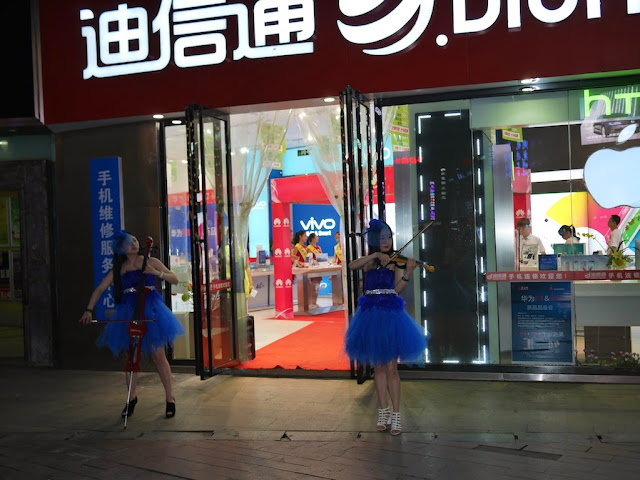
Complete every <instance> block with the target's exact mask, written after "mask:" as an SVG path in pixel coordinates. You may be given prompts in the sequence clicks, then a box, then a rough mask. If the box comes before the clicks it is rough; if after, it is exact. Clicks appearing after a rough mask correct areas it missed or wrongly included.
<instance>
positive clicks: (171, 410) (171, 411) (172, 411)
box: [164, 398, 176, 418]
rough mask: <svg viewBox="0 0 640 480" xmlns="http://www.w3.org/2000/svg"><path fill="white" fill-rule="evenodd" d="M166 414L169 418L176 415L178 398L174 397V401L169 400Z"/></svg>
mask: <svg viewBox="0 0 640 480" xmlns="http://www.w3.org/2000/svg"><path fill="white" fill-rule="evenodd" d="M164 415H165V416H166V417H167V418H173V417H175V416H176V399H175V398H174V399H173V402H167V408H166V410H165V412H164Z"/></svg>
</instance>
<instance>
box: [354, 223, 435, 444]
mask: <svg viewBox="0 0 640 480" xmlns="http://www.w3.org/2000/svg"><path fill="white" fill-rule="evenodd" d="M365 235H366V238H367V244H368V245H369V254H368V255H367V256H365V257H361V258H358V259H357V260H354V261H352V262H351V263H349V268H350V269H351V270H357V269H362V270H363V271H364V272H365V273H364V290H365V291H364V296H362V297H360V298H359V299H358V308H357V309H356V311H355V313H354V315H353V317H352V318H351V322H350V323H349V329H348V330H347V333H346V339H345V350H346V352H347V354H348V355H349V358H351V359H352V360H357V361H358V362H359V363H361V364H366V365H372V366H373V367H374V369H375V370H374V381H375V385H376V392H377V394H378V403H379V409H378V424H377V426H376V428H377V430H378V431H380V432H384V431H386V430H387V425H391V428H390V433H391V435H398V434H400V433H401V432H402V425H401V420H400V390H401V388H400V376H399V375H398V359H401V360H404V361H412V360H416V359H419V358H421V357H423V356H424V354H425V349H426V338H425V332H424V331H423V329H422V328H421V327H420V326H419V325H418V324H417V323H416V322H415V321H414V320H413V318H411V317H410V316H409V314H408V313H407V312H406V310H405V301H404V299H403V298H402V297H400V296H399V295H398V293H400V292H401V291H402V290H403V289H404V288H405V287H406V286H407V285H408V284H409V282H410V280H411V274H412V273H413V271H414V270H415V268H416V266H417V263H416V261H415V260H414V259H411V258H409V259H407V261H406V268H405V269H403V268H400V267H399V266H398V265H396V264H394V263H393V262H390V256H391V255H392V254H393V236H392V232H391V228H390V227H389V225H387V224H386V223H385V222H382V221H380V220H371V222H369V228H368V230H367V231H366V232H365ZM403 266H404V265H403ZM387 394H388V395H389V396H390V397H391V405H392V408H393V411H389V403H388V397H387Z"/></svg>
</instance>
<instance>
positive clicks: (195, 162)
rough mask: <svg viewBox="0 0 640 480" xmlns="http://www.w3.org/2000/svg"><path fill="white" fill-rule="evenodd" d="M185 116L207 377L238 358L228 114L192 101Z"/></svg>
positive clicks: (201, 367) (197, 306)
mask: <svg viewBox="0 0 640 480" xmlns="http://www.w3.org/2000/svg"><path fill="white" fill-rule="evenodd" d="M186 119H187V163H188V171H189V230H190V232H189V233H190V238H191V242H190V243H191V272H192V293H193V313H194V314H193V329H194V338H195V354H196V355H195V356H196V373H197V374H199V375H200V377H201V378H205V377H206V376H211V375H213V373H214V369H216V368H219V367H222V366H224V365H227V364H230V363H232V362H235V361H236V360H237V351H236V345H237V342H236V333H237V332H236V323H235V318H236V305H235V301H234V295H233V290H234V285H233V281H232V274H231V272H232V267H233V265H234V258H233V249H232V248H230V244H231V239H232V238H233V221H232V218H231V216H232V208H231V196H230V195H231V191H230V187H229V186H230V185H231V155H230V148H229V118H228V116H227V115H226V114H223V113H220V112H217V111H213V110H206V109H204V108H203V107H201V106H199V105H191V106H190V107H189V108H188V109H187V110H186Z"/></svg>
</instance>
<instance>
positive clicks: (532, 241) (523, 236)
mask: <svg viewBox="0 0 640 480" xmlns="http://www.w3.org/2000/svg"><path fill="white" fill-rule="evenodd" d="M516 226H517V227H518V231H519V232H520V251H519V253H518V256H519V258H520V263H522V261H523V258H522V251H523V249H524V246H525V245H537V246H538V255H546V253H547V252H546V251H545V249H544V245H543V244H542V240H540V238H539V237H536V236H535V235H533V234H532V233H531V220H529V219H528V218H519V219H518V222H517V223H516Z"/></svg>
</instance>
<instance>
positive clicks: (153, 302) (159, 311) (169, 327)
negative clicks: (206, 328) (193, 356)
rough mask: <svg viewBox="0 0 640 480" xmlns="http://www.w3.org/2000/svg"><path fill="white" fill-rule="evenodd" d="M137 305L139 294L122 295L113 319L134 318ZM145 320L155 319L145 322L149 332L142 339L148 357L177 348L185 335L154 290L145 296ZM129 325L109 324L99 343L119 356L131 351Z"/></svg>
mask: <svg viewBox="0 0 640 480" xmlns="http://www.w3.org/2000/svg"><path fill="white" fill-rule="evenodd" d="M135 305H136V293H135V292H134V293H127V294H124V295H123V296H122V302H121V303H120V304H116V308H115V312H114V314H113V316H112V318H113V319H118V320H122V319H132V318H133V314H134V310H135ZM144 311H145V315H144V316H145V318H147V319H151V318H152V319H154V321H153V322H145V323H146V325H147V332H146V333H145V335H144V337H142V351H143V352H144V353H146V354H147V355H150V354H152V353H154V352H155V351H156V350H157V349H158V348H160V347H164V346H166V345H173V342H174V340H175V339H176V338H177V337H179V336H180V335H183V334H184V329H183V328H182V325H180V322H179V321H178V319H177V318H176V316H175V315H174V314H173V312H172V311H171V310H170V309H169V308H168V307H167V306H166V305H165V304H164V301H163V300H162V297H161V296H160V294H159V293H158V292H157V291H155V290H151V291H149V292H147V294H146V296H145V310H144ZM128 327H129V322H112V323H107V325H105V328H104V330H103V331H102V333H101V334H100V336H99V337H98V339H97V340H96V345H98V346H99V347H108V348H109V349H110V350H111V351H112V352H113V354H114V355H115V356H117V355H119V354H120V353H122V352H125V351H128V349H129V332H128V330H127V329H128Z"/></svg>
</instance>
